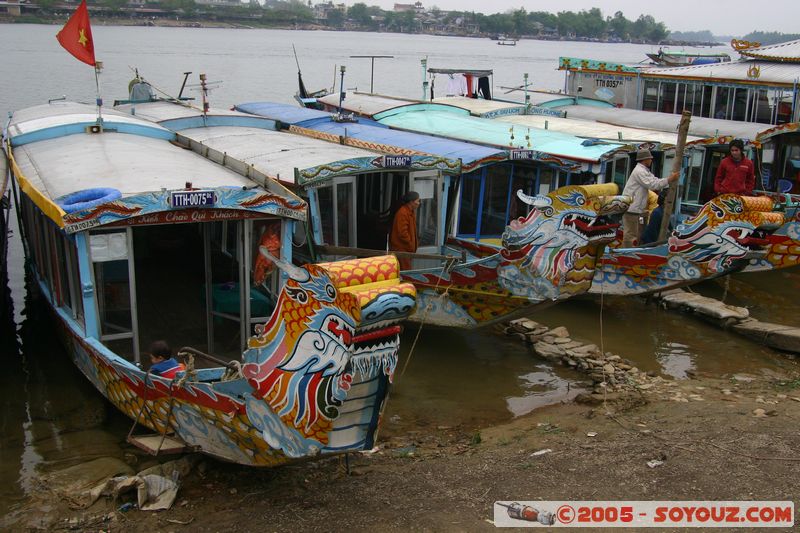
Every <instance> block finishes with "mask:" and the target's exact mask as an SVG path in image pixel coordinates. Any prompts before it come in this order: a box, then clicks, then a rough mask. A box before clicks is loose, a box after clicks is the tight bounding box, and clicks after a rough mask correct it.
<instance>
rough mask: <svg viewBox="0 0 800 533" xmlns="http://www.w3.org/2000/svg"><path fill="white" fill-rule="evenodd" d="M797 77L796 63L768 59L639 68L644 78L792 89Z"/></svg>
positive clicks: (798, 70)
mask: <svg viewBox="0 0 800 533" xmlns="http://www.w3.org/2000/svg"><path fill="white" fill-rule="evenodd" d="M798 76H800V68H798V65H795V64H791V63H774V62H769V61H756V60H747V61H729V62H727V63H712V64H706V65H689V66H686V67H663V68H661V67H656V68H646V69H642V72H641V77H642V78H646V79H648V78H649V79H680V80H687V81H690V80H697V81H711V82H725V81H728V82H732V83H737V82H741V83H745V84H747V85H752V86H754V87H758V86H763V87H775V86H783V87H785V88H793V87H794V84H795V81H796V80H797V78H798Z"/></svg>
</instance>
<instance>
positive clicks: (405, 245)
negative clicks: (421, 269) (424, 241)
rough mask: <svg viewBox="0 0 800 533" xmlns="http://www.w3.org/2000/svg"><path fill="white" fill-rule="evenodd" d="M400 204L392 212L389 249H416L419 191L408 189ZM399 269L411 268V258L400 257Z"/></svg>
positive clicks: (410, 250)
mask: <svg viewBox="0 0 800 533" xmlns="http://www.w3.org/2000/svg"><path fill="white" fill-rule="evenodd" d="M400 201H401V202H402V205H401V206H400V208H399V209H398V210H397V212H396V213H395V214H394V219H393V220H392V231H391V233H390V234H389V249H390V250H395V251H398V252H416V251H417V208H418V207H419V204H420V203H421V201H420V199H419V193H417V192H415V191H408V192H407V193H405V194H404V195H403V198H401V200H400ZM399 261H400V270H408V269H410V268H411V259H409V258H403V259H400V260H399Z"/></svg>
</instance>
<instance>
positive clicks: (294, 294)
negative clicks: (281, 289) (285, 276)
mask: <svg viewBox="0 0 800 533" xmlns="http://www.w3.org/2000/svg"><path fill="white" fill-rule="evenodd" d="M286 292H287V294H289V297H290V298H291V299H292V300H295V301H297V302H299V303H301V304H304V303H306V302H307V301H308V294H307V293H306V291H305V290H303V289H300V288H297V287H286Z"/></svg>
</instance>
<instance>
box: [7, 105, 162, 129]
mask: <svg viewBox="0 0 800 533" xmlns="http://www.w3.org/2000/svg"><path fill="white" fill-rule="evenodd" d="M102 116H103V121H104V122H105V123H106V124H130V125H137V126H141V127H144V128H149V129H159V130H163V131H166V130H164V128H162V127H161V126H158V125H154V124H151V123H149V122H147V121H145V120H141V119H138V118H136V117H133V116H131V115H129V114H125V113H120V112H118V111H115V110H113V109H108V108H103V113H102ZM96 121H97V107H95V106H92V105H88V104H80V103H78V102H67V101H63V100H58V101H54V102H50V103H49V104H43V105H38V106H33V107H28V108H26V109H20V110H19V111H14V113H13V115H12V119H11V122H10V123H9V125H8V135H9V137H15V136H18V135H23V134H29V133H33V132H36V131H41V130H44V129H46V128H55V127H59V126H65V125H68V124H77V123H86V124H91V123H94V122H96Z"/></svg>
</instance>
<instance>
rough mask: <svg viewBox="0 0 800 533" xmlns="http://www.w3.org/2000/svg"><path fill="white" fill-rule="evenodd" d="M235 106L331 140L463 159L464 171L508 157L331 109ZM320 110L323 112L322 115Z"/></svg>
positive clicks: (277, 105) (463, 143)
mask: <svg viewBox="0 0 800 533" xmlns="http://www.w3.org/2000/svg"><path fill="white" fill-rule="evenodd" d="M236 109H240V110H242V111H247V112H251V113H255V114H259V115H262V116H266V117H267V118H270V119H272V120H276V121H280V122H282V123H285V124H290V125H291V126H294V127H295V128H301V129H304V130H310V131H312V132H316V133H317V134H319V135H321V136H324V137H325V138H329V139H331V140H334V139H347V140H348V144H359V145H361V146H364V147H369V146H372V147H374V148H373V149H374V150H378V151H385V152H387V153H406V154H430V155H434V156H439V157H442V158H446V159H448V160H450V161H453V162H456V161H459V160H460V161H461V170H462V171H470V170H474V169H475V168H478V167H480V166H482V165H484V164H489V163H493V162H497V161H503V160H505V159H507V158H508V154H507V153H506V152H505V151H503V150H498V149H496V148H489V147H486V146H480V145H476V144H470V143H465V142H461V141H455V140H452V139H443V138H441V137H433V136H430V135H421V134H419V133H411V132H405V131H397V130H392V129H389V128H388V127H386V126H384V125H382V124H380V123H378V122H375V121H372V120H369V119H359V121H358V122H336V121H335V120H333V118H332V117H331V115H330V113H322V112H320V111H314V110H311V109H302V108H298V107H295V106H290V105H286V104H274V103H269V102H264V103H250V104H240V105H237V106H236ZM298 112H299V113H298ZM320 113H321V114H322V115H324V116H320ZM304 116H305V117H304Z"/></svg>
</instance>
